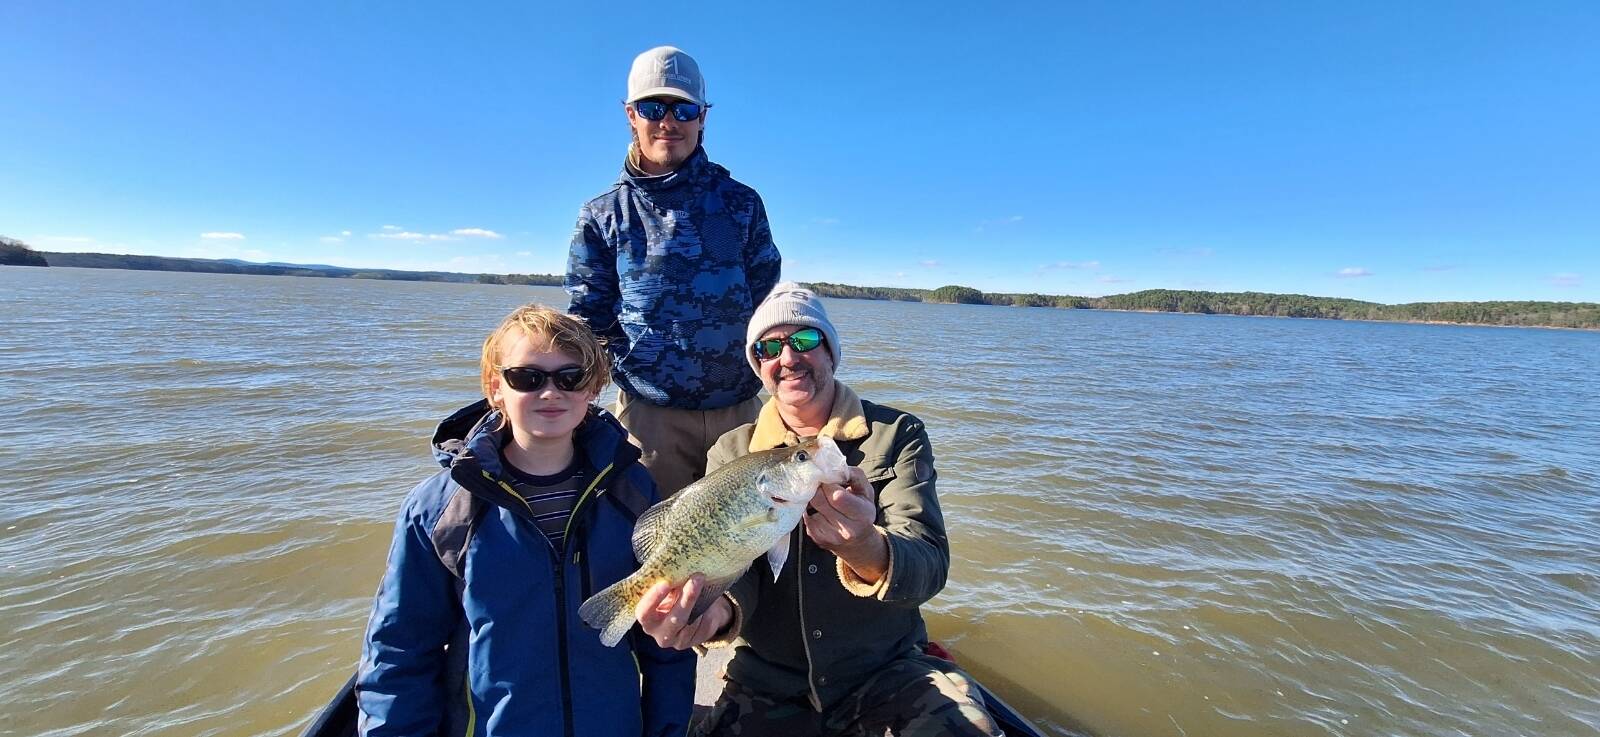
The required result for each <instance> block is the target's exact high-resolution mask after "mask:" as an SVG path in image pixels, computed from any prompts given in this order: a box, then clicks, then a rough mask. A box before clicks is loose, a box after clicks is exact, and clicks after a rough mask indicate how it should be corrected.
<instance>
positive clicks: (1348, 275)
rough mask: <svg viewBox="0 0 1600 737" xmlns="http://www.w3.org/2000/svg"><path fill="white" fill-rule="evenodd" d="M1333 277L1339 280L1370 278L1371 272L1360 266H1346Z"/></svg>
mask: <svg viewBox="0 0 1600 737" xmlns="http://www.w3.org/2000/svg"><path fill="white" fill-rule="evenodd" d="M1334 276H1337V277H1339V278H1340V279H1355V278H1359V277H1363V276H1372V272H1371V271H1368V270H1367V269H1366V268H1364V267H1361V266H1346V267H1345V268H1342V269H1340V270H1339V273H1337V274H1334Z"/></svg>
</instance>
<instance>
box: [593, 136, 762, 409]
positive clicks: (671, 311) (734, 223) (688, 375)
mask: <svg viewBox="0 0 1600 737" xmlns="http://www.w3.org/2000/svg"><path fill="white" fill-rule="evenodd" d="M781 266H782V259H781V258H780V256H779V255H778V248H777V246H774V245H773V243H772V228H771V227H770V226H769V225H768V224H767V210H766V207H765V206H763V205H762V203H761V196H760V195H758V194H756V191H755V190H753V189H751V188H749V187H747V186H745V185H743V184H740V183H739V182H737V181H734V179H733V177H731V176H729V175H728V170H727V169H725V168H723V167H721V166H719V165H717V164H714V163H712V162H711V161H710V160H708V159H707V158H706V152H705V149H703V148H697V149H695V152H694V154H693V155H692V156H690V157H689V160H688V161H686V162H684V164H683V166H680V167H678V170H677V171H674V172H672V173H670V174H663V175H660V176H634V175H633V174H631V173H629V171H628V169H627V167H623V172H622V178H620V179H618V180H617V183H616V186H614V187H612V188H611V190H610V191H608V192H606V193H605V194H602V195H600V196H599V197H596V198H594V199H593V200H590V201H589V203H588V204H586V205H584V206H583V209H582V210H580V211H579V213H578V226H577V230H576V232H575V233H574V234H573V236H572V250H571V253H570V255H569V257H568V260H567V277H566V288H567V292H568V293H569V294H571V297H572V301H571V304H570V305H569V307H568V308H567V311H568V312H571V313H572V314H574V315H577V316H578V317H581V318H583V319H584V320H585V321H586V322H588V323H589V327H590V328H592V329H593V330H594V331H595V332H596V333H597V334H599V335H600V337H601V338H602V339H603V340H605V342H606V347H607V349H608V350H609V351H610V352H611V356H612V376H613V377H614V378H615V379H616V382H617V386H618V388H620V389H621V390H622V391H625V392H627V393H628V394H629V395H630V396H632V397H636V398H640V399H643V400H645V401H648V402H650V403H652V404H657V405H661V406H664V407H678V408H681V409H717V408H719V407H728V406H732V405H734V404H738V403H739V402H743V401H745V400H747V399H749V398H751V397H754V396H755V395H756V392H757V391H759V390H760V389H761V382H760V381H759V380H758V379H757V378H756V377H755V374H754V373H752V372H751V371H750V365H749V364H748V363H746V361H745V351H746V350H747V348H746V346H745V344H744V333H745V327H746V326H747V324H748V323H749V322H750V315H751V313H753V312H754V311H755V306H756V305H758V304H760V303H761V300H762V299H763V298H765V297H766V296H767V292H769V291H772V286H773V285H774V284H776V283H777V282H778V272H779V270H780V268H781Z"/></svg>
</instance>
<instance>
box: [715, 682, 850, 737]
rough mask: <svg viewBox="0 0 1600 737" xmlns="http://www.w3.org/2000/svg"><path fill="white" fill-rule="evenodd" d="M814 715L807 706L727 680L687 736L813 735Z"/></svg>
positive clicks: (816, 716) (814, 732)
mask: <svg viewBox="0 0 1600 737" xmlns="http://www.w3.org/2000/svg"><path fill="white" fill-rule="evenodd" d="M818 722H819V720H818V715H817V714H816V713H815V712H813V711H811V708H810V706H809V705H807V704H804V703H800V702H794V701H783V700H779V699H774V698H772V697H771V696H768V695H765V694H761V693H757V692H755V691H751V690H749V689H746V688H744V687H742V686H740V685H739V684H738V683H736V682H734V681H727V682H726V685H725V686H724V687H723V690H722V695H721V696H720V697H718V698H717V703H716V704H714V705H712V707H711V709H710V710H709V711H707V712H706V713H705V714H704V715H703V716H701V717H699V718H697V719H696V720H695V721H694V723H692V724H690V725H689V735H690V737H746V736H750V735H779V734H793V735H805V734H816V733H817V727H818V726H819V725H818Z"/></svg>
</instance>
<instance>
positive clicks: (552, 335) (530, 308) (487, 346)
mask: <svg viewBox="0 0 1600 737" xmlns="http://www.w3.org/2000/svg"><path fill="white" fill-rule="evenodd" d="M524 335H527V336H530V337H532V338H534V339H540V338H542V339H543V340H544V345H542V346H539V349H540V350H546V351H560V352H562V353H566V354H568V355H570V356H573V357H574V358H577V359H578V362H579V363H580V364H581V365H582V366H583V373H584V382H583V387H582V388H583V390H584V391H593V392H599V391H600V390H601V389H604V388H605V386H606V384H608V383H610V382H611V361H610V358H609V357H608V356H607V354H606V349H605V347H604V346H602V345H601V344H600V339H599V338H596V337H595V335H594V331H592V330H590V329H589V326H588V325H586V324H584V322H583V321H582V320H580V319H578V318H576V317H573V316H571V315H568V314H566V313H564V312H557V311H556V310H552V309H550V308H549V307H545V306H543V305H538V304H532V303H529V304H525V305H523V306H521V307H518V308H517V309H515V310H512V311H511V314H509V315H506V319H504V320H501V321H500V327H497V328H495V329H494V332H491V333H489V337H487V338H485V339H484V340H483V355H482V357H481V358H480V359H479V361H478V369H479V372H480V376H479V379H480V382H481V384H482V387H483V397H484V398H485V399H487V400H489V404H490V405H492V406H494V408H495V409H497V410H500V411H501V412H502V413H504V412H505V407H503V406H500V405H499V404H497V403H496V402H495V400H494V382H495V381H496V380H499V379H500V369H502V368H505V367H504V366H502V365H501V364H500V352H501V351H502V350H504V349H505V348H506V346H508V345H511V344H512V343H515V342H516V340H517V338H519V337H521V336H524ZM507 421H508V418H507V417H505V416H504V414H502V416H501V418H500V426H501V427H505V425H506V422H507Z"/></svg>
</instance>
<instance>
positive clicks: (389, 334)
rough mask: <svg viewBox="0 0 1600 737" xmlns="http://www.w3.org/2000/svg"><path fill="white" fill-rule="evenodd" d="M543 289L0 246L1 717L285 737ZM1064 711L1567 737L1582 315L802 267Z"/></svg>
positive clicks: (861, 378)
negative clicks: (974, 293) (1150, 306)
mask: <svg viewBox="0 0 1600 737" xmlns="http://www.w3.org/2000/svg"><path fill="white" fill-rule="evenodd" d="M527 301H537V302H543V303H546V304H551V305H555V306H564V305H565V298H564V295H563V294H562V293H561V292H560V291H559V290H556V289H545V288H527V287H507V286H479V285H458V284H434V283H402V282H380V281H353V280H332V279H302V278H290V277H250V276H226V275H203V274H181V273H156V272H129V271H99V270H80V269H57V268H52V269H27V268H22V267H0V416H3V417H4V420H3V421H0V479H3V480H4V481H3V483H4V488H5V491H4V493H3V494H0V653H4V654H5V657H4V658H0V734H5V735H50V736H52V737H65V736H66V735H89V734H94V735H173V736H180V735H181V736H184V737H189V736H194V735H292V734H296V733H297V732H298V730H299V729H300V728H302V727H303V726H304V724H305V723H306V721H307V720H308V719H309V717H310V715H311V713H312V712H313V711H314V710H315V709H317V708H318V707H320V706H321V705H322V703H323V702H324V701H325V700H326V699H327V698H328V697H329V695H330V694H331V693H332V692H333V690H334V689H335V688H336V687H337V686H339V685H340V684H341V683H342V682H343V681H344V679H345V677H346V676H347V675H348V673H349V671H350V669H351V668H352V666H353V664H354V662H355V660H356V657H357V655H358V653H359V647H360V639H361V635H362V628H363V626H364V624H365V618H366V613H367V609H368V606H369V605H370V601H371V596H372V593H373V591H374V589H375V586H376V584H377V581H378V577H379V576H380V574H381V573H382V569H383V559H384V555H385V552H386V547H387V544H388V540H389V535H390V532H391V528H390V525H391V523H392V520H393V516H394V513H395V511H396V510H397V508H398V504H399V502H400V500H401V498H402V497H403V496H404V494H405V492H406V491H407V490H408V489H409V488H410V487H411V486H412V485H413V484H414V483H415V482H416V481H417V480H419V479H420V478H422V477H423V476H425V475H427V474H428V473H429V472H430V471H431V470H432V468H433V466H432V465H431V463H432V462H431V459H430V458H429V456H428V453H427V447H426V445H427V439H428V437H429V435H430V433H431V431H432V427H433V424H434V423H435V422H436V421H437V420H438V419H440V418H442V417H443V416H445V415H446V414H447V413H449V412H450V411H451V410H453V409H455V408H456V407H458V406H459V405H462V404H465V403H467V402H470V401H472V400H474V399H475V398H476V391H477V386H476V355H477V350H478V345H479V343H480V341H481V340H482V338H483V336H484V335H485V334H486V333H487V332H488V330H489V329H490V328H491V327H493V325H494V324H495V323H496V322H497V321H498V320H499V318H500V317H501V316H503V315H504V314H505V313H506V312H507V311H509V310H510V309H511V308H512V307H514V306H516V305H518V304H520V303H523V302H527ZM828 308H829V310H830V312H831V313H832V315H833V316H834V319H835V321H836V322H837V323H838V325H839V327H840V333H841V335H842V340H841V342H842V343H843V344H844V350H845V359H844V363H843V365H842V367H841V370H840V373H839V375H840V378H842V379H843V380H845V381H846V382H849V383H850V384H852V385H853V386H854V387H855V388H856V389H857V390H858V391H859V392H860V393H861V394H862V395H863V396H865V397H868V398H871V399H874V400H876V401H879V402H882V403H887V404H891V405H895V406H898V407H900V408H902V409H905V410H908V411H911V412H914V413H916V414H917V415H919V416H921V417H922V418H923V419H924V420H926V421H927V425H928V428H929V431H930V433H931V434H932V438H933V441H934V450H935V452H936V454H937V456H938V466H939V470H940V487H939V492H940V496H941V498H942V500H943V504H944V507H945V514H946V517H947V519H948V521H949V527H950V537H951V548H952V552H953V557H954V561H953V569H952V571H951V576H950V584H949V587H948V588H947V589H946V590H945V591H944V593H943V594H941V595H940V596H939V597H938V598H936V599H935V600H934V601H933V602H932V604H931V605H930V606H929V607H928V608H927V609H928V612H929V615H928V616H929V621H930V627H931V628H932V630H933V633H934V635H935V636H936V637H938V638H940V639H942V640H943V641H945V642H946V643H947V644H948V645H949V646H950V649H951V650H952V651H954V652H955V654H956V655H957V657H958V658H959V659H960V660H961V661H962V662H963V663H964V664H966V665H967V666H968V667H969V669H970V670H972V671H973V672H974V673H975V674H976V675H978V676H979V677H980V678H981V679H982V680H984V681H985V682H986V683H988V684H989V685H991V686H992V687H993V688H994V689H995V690H996V691H997V692H999V693H1000V694H1001V695H1002V696H1004V697H1006V698H1007V699H1008V700H1009V701H1011V702H1012V703H1013V705H1014V706H1017V707H1018V708H1019V709H1020V710H1022V711H1023V712H1025V713H1027V714H1029V715H1031V716H1033V717H1035V718H1036V719H1037V720H1038V721H1040V722H1041V723H1042V724H1043V725H1044V726H1046V727H1047V728H1048V729H1050V730H1053V731H1055V732H1058V733H1060V734H1072V733H1077V732H1087V733H1092V734H1098V735H1130V736H1144V735H1175V736H1177V737H1200V736H1201V735H1227V736H1233V735H1238V736H1244V737H1250V736H1255V735H1262V736H1265V735H1394V734H1404V735H1486V736H1496V737H1498V736H1500V735H1596V734H1600V334H1597V333H1585V332H1566V331H1555V330H1527V329H1498V328H1477V327H1453V326H1436V325H1404V324H1389V323H1357V322H1329V321H1310V320H1286V319H1272V318H1233V317H1214V316H1196V315H1169V314H1131V313H1108V312H1091V311H1067V310H1048V309H1018V308H1003V307H980V306H955V305H923V304H905V303H888V302H865V301H845V300H830V301H829V302H828Z"/></svg>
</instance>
